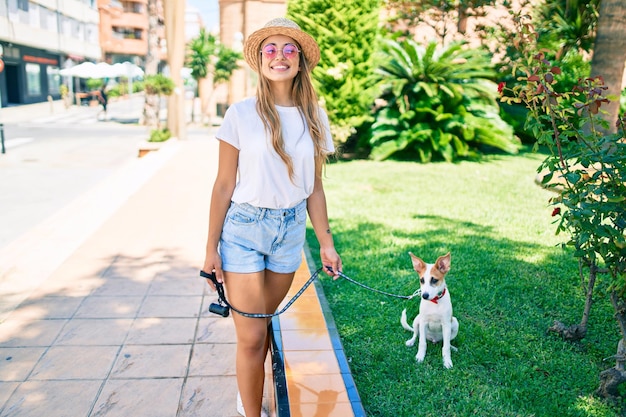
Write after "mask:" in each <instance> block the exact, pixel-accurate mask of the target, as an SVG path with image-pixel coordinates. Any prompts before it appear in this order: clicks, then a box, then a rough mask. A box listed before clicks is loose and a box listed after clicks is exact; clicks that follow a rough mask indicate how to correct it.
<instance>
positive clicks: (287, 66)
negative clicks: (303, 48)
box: [261, 35, 300, 82]
mask: <svg viewBox="0 0 626 417" xmlns="http://www.w3.org/2000/svg"><path fill="white" fill-rule="evenodd" d="M299 50H300V48H298V47H297V46H296V42H295V41H294V40H293V39H292V38H290V37H289V36H284V35H273V36H270V37H269V38H267V39H265V40H264V41H263V42H262V43H261V51H262V52H261V73H262V74H263V75H264V76H265V77H266V78H267V79H269V80H270V81H274V82H281V81H289V82H291V81H293V79H294V78H295V77H296V75H298V71H299V70H300V52H299Z"/></svg>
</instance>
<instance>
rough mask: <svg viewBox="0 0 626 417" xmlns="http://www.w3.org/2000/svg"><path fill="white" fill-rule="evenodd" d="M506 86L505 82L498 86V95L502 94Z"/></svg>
mask: <svg viewBox="0 0 626 417" xmlns="http://www.w3.org/2000/svg"><path fill="white" fill-rule="evenodd" d="M505 85H506V83H505V82H504V81H502V82H501V83H499V84H498V93H500V94H502V90H504V86H505Z"/></svg>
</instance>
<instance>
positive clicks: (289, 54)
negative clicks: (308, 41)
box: [283, 45, 298, 59]
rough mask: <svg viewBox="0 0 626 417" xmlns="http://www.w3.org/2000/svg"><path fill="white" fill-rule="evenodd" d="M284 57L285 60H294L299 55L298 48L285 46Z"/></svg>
mask: <svg viewBox="0 0 626 417" xmlns="http://www.w3.org/2000/svg"><path fill="white" fill-rule="evenodd" d="M283 55H284V56H285V58H289V59H293V58H295V57H296V55H298V48H296V47H295V45H285V47H284V48H283Z"/></svg>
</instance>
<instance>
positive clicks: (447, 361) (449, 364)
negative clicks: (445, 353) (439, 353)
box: [443, 358, 452, 369]
mask: <svg viewBox="0 0 626 417" xmlns="http://www.w3.org/2000/svg"><path fill="white" fill-rule="evenodd" d="M443 366H444V368H446V369H450V368H452V359H450V358H444V359H443Z"/></svg>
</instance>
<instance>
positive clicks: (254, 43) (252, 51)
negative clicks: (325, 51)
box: [243, 26, 320, 71]
mask: <svg viewBox="0 0 626 417" xmlns="http://www.w3.org/2000/svg"><path fill="white" fill-rule="evenodd" d="M273 35H284V36H289V37H290V38H292V39H293V40H294V41H296V42H297V43H298V46H299V47H300V50H301V51H302V53H303V54H304V57H305V58H306V60H307V64H308V68H309V70H312V69H313V68H314V67H315V66H316V65H317V63H318V62H319V61H320V48H319V46H318V45H317V42H315V39H313V37H312V36H311V35H309V34H308V33H306V32H303V31H302V30H300V29H295V28H290V27H285V26H272V27H264V28H261V29H259V30H257V31H256V32H254V33H252V34H251V35H250V36H248V39H246V42H245V43H244V46H243V56H244V59H245V60H246V62H247V63H248V65H250V67H251V68H252V69H253V70H255V71H256V70H257V69H258V68H259V59H260V57H261V43H262V42H263V41H264V40H265V39H267V38H269V37H270V36H273Z"/></svg>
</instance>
